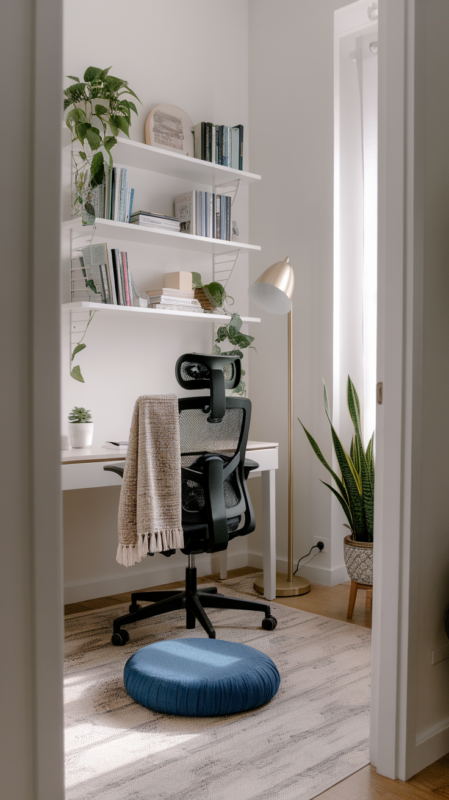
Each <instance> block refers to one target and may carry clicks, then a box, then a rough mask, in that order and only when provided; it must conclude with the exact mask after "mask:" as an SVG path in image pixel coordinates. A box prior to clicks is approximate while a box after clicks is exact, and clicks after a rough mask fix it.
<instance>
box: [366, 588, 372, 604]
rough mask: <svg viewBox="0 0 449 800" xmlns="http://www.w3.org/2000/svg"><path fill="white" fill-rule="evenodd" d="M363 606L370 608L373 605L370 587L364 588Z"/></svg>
mask: <svg viewBox="0 0 449 800" xmlns="http://www.w3.org/2000/svg"><path fill="white" fill-rule="evenodd" d="M365 606H366V608H372V607H373V590H372V589H367V590H366V599H365Z"/></svg>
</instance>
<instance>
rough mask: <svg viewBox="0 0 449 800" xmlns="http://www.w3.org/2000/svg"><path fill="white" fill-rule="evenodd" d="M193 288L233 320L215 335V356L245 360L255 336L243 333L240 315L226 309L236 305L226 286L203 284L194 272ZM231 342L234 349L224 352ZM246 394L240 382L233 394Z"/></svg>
mask: <svg viewBox="0 0 449 800" xmlns="http://www.w3.org/2000/svg"><path fill="white" fill-rule="evenodd" d="M192 288H193V289H202V290H203V292H204V293H205V295H206V297H207V299H208V300H209V302H210V304H211V305H212V306H213V308H214V309H216V308H217V309H219V308H220V309H222V310H223V312H224V313H225V314H229V315H230V317H231V319H230V320H229V322H228V324H227V325H220V327H219V328H218V330H217V332H216V335H215V345H214V355H217V356H238V357H239V358H243V352H242V350H246V349H247V348H250V349H251V350H255V349H256V348H255V347H254V346H253V344H252V343H253V341H254V336H248V335H247V334H246V333H242V332H241V327H242V324H243V323H242V318H241V317H240V314H237V313H236V312H235V311H234V312H233V311H229V310H228V309H227V308H226V303H227V304H228V305H230V306H232V305H234V298H233V297H231V296H230V295H229V294H227V292H226V289H225V288H224V286H223V285H222V284H221V283H219V282H218V281H213V282H212V283H206V284H203V282H202V280H201V275H200V274H199V273H198V272H192ZM226 341H227V342H229V345H230V346H231V348H232V349H230V350H222V349H221V347H220V345H221V344H222V343H223V342H226ZM245 374H246V373H245V370H244V369H243V368H242V378H243V376H244V375H245ZM245 392H246V383H245V381H244V380H242V379H241V380H240V383H239V385H238V386H236V388H235V389H233V391H232V393H233V394H239V395H244V394H245Z"/></svg>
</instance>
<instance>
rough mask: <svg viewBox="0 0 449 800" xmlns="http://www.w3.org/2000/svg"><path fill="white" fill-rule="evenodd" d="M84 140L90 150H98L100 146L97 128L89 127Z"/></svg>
mask: <svg viewBox="0 0 449 800" xmlns="http://www.w3.org/2000/svg"><path fill="white" fill-rule="evenodd" d="M86 139H87V141H88V142H89V144H90V147H91V149H92V150H98V148H99V147H100V145H101V137H100V131H99V130H98V128H93V127H92V126H91V125H89V126H88V127H87V130H86Z"/></svg>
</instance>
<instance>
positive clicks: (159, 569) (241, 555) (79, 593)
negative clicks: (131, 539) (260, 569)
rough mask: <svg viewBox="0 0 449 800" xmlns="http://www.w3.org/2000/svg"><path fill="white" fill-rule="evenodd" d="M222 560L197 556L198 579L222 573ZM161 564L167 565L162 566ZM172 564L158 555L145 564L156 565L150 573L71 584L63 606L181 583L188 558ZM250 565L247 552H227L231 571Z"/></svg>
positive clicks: (140, 571) (217, 557) (127, 571)
mask: <svg viewBox="0 0 449 800" xmlns="http://www.w3.org/2000/svg"><path fill="white" fill-rule="evenodd" d="M172 558H173V556H172ZM219 558H220V557H219V554H218V553H216V554H215V553H214V554H212V555H209V554H208V553H203V554H202V555H199V556H196V562H195V563H196V567H197V570H198V577H201V576H202V575H208V574H210V573H211V572H219V571H220V561H219ZM161 561H163V562H165V563H163V564H161ZM170 561H171V558H167V559H165V558H163V559H161V558H158V556H157V555H156V556H154V557H153V558H151V559H150V558H148V559H147V561H146V562H145V563H146V564H148V562H155V564H154V566H152V565H151V566H150V565H148V566H147V569H139V570H138V571H134V570H133V571H132V572H130V571H129V570H125V569H124V570H123V572H121V573H117V574H116V575H110V576H108V577H101V578H96V579H94V580H88V581H77V582H75V583H68V584H66V585H65V587H64V603H65V604H66V605H67V604H68V603H81V602H83V601H84V600H94V599H95V598H96V597H107V596H108V595H112V594H121V593H122V592H133V591H136V590H137V589H142V588H146V587H148V586H159V585H160V584H164V583H171V582H172V581H182V580H183V579H184V577H185V569H186V564H187V557H185V558H184V560H183V562H182V563H179V562H178V563H175V564H170ZM247 564H248V552H247V550H246V549H245V550H242V551H237V552H228V569H237V568H238V567H246V566H247Z"/></svg>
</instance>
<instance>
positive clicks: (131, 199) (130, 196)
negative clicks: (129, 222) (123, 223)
mask: <svg viewBox="0 0 449 800" xmlns="http://www.w3.org/2000/svg"><path fill="white" fill-rule="evenodd" d="M133 203H134V189H130V192H129V216H130V217H131V214H132V213H133Z"/></svg>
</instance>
